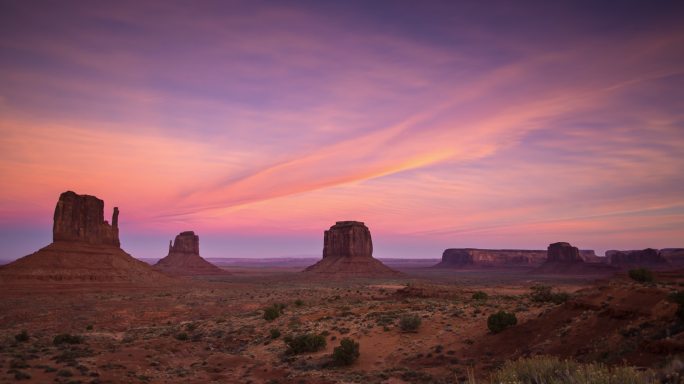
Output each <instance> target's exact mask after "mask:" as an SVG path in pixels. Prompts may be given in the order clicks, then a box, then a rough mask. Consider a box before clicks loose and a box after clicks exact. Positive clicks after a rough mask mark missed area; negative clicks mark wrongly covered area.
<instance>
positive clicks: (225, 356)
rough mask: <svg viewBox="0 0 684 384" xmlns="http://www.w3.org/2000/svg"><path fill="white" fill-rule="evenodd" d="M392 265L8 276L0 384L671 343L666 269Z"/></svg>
mask: <svg viewBox="0 0 684 384" xmlns="http://www.w3.org/2000/svg"><path fill="white" fill-rule="evenodd" d="M234 272H235V271H234ZM404 272H405V274H404V275H403V276H400V277H396V278H389V279H360V280H349V279H344V280H330V279H326V280H312V279H310V278H309V277H305V276H302V274H299V273H296V272H294V271H283V270H278V271H272V272H271V273H269V271H266V270H263V269H260V270H251V271H246V270H244V269H242V270H240V271H238V272H237V273H233V274H231V275H228V276H218V277H217V276H214V277H207V278H204V279H202V278H199V279H198V278H196V279H192V280H190V279H186V280H178V281H177V282H174V283H171V284H162V283H159V284H154V285H131V284H130V283H111V284H107V283H97V284H55V283H52V284H50V283H43V284H31V285H26V284H24V285H22V284H12V285H9V284H6V285H3V287H2V290H0V382H16V381H17V380H27V381H31V382H55V383H118V382H131V383H138V382H139V383H156V382H167V383H173V382H178V383H208V382H217V383H227V382H231V383H232V382H235V383H238V382H239V383H345V382H346V383H354V382H356V383H458V382H465V381H466V380H467V379H468V375H469V373H471V374H474V375H475V376H477V377H481V378H486V377H488V373H489V372H491V371H492V370H494V369H496V368H497V367H498V366H500V365H501V364H502V363H503V362H504V361H505V360H507V359H511V358H517V357H521V356H530V355H537V354H550V355H557V356H562V357H573V358H575V359H579V360H591V361H601V362H605V363H607V364H629V365H634V366H639V367H644V368H651V369H654V370H661V371H662V370H666V369H671V368H668V367H669V366H671V365H672V364H673V362H674V363H676V359H677V356H681V354H682V353H684V332H682V328H683V327H682V325H681V322H678V321H677V320H676V316H675V312H676V308H677V307H676V305H675V304H674V303H672V302H671V301H670V300H668V295H669V294H671V293H672V292H675V291H677V290H681V289H684V288H683V287H682V285H684V278H682V277H681V275H678V274H671V275H669V276H668V277H666V278H662V279H660V280H657V282H656V283H653V284H646V285H644V284H640V283H636V282H633V281H631V280H629V279H628V278H626V277H618V278H614V279H611V280H601V281H598V282H597V281H592V280H587V279H584V278H572V277H567V278H564V279H562V280H560V279H554V278H544V277H543V276H531V275H528V274H526V273H524V272H516V273H510V272H496V271H469V272H462V273H461V272H454V271H451V272H442V271H429V270H422V269H421V270H414V271H404ZM539 284H544V285H548V286H553V287H554V290H553V292H554V293H557V292H566V293H568V294H569V298H568V299H567V301H565V302H562V301H559V303H554V302H553V301H539V300H535V298H534V296H531V293H532V292H533V291H532V290H531V287H532V286H535V285H539ZM481 292H484V293H485V294H486V295H483V294H482V293H481ZM485 296H486V297H485ZM273 304H284V306H285V308H284V309H283V311H282V314H281V315H280V316H279V317H277V318H275V319H274V320H270V321H269V320H266V319H265V318H264V310H265V308H267V307H269V306H272V305H273ZM500 310H505V311H509V312H513V313H515V314H516V316H517V321H518V324H517V325H515V326H513V327H511V328H508V329H506V330H504V331H503V332H501V333H498V334H492V333H491V332H490V331H489V330H488V328H487V318H488V316H489V315H491V314H493V313H495V312H497V311H500ZM414 315H415V316H417V317H418V318H420V320H421V321H420V325H419V326H418V327H417V329H416V330H414V331H405V330H402V329H401V327H400V325H399V324H400V321H401V319H402V317H404V316H414ZM275 330H277V332H276V331H275ZM23 331H26V332H25V333H24V334H23V335H22V332H23ZM278 333H279V334H280V335H277V334H278ZM303 333H315V334H320V335H323V337H324V338H325V340H326V346H325V347H324V348H323V349H322V350H320V351H318V352H313V353H302V354H288V353H287V352H286V351H287V348H286V344H285V342H284V339H285V337H286V336H288V335H300V334H303ZM60 335H69V336H60ZM345 337H348V338H351V339H354V340H355V341H357V342H359V344H360V357H359V359H358V360H357V361H356V362H354V363H353V364H352V365H351V366H348V367H340V366H335V365H333V364H331V361H332V359H331V354H332V352H333V349H334V348H335V347H337V346H339V343H340V340H341V339H342V338H345Z"/></svg>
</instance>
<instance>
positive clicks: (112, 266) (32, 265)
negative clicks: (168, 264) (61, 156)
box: [0, 191, 169, 282]
mask: <svg viewBox="0 0 684 384" xmlns="http://www.w3.org/2000/svg"><path fill="white" fill-rule="evenodd" d="M118 215H119V210H118V208H114V214H113V217H112V224H111V225H110V224H109V223H108V222H106V221H105V220H104V202H103V201H102V200H100V199H98V198H97V197H95V196H89V195H78V194H76V193H74V192H71V191H68V192H64V193H62V194H61V195H60V197H59V201H58V202H57V205H56V207H55V214H54V223H53V227H52V228H53V230H52V237H53V242H52V244H50V245H48V246H46V247H44V248H41V249H40V250H38V251H37V252H35V253H32V254H30V255H28V256H24V257H22V258H21V259H18V260H16V261H14V262H12V263H10V264H7V265H4V266H2V267H1V268H0V281H15V282H16V281H32V282H35V281H69V282H77V281H78V282H85V281H87V282H124V281H127V282H159V281H167V280H169V278H168V277H166V276H165V275H163V274H161V273H159V272H157V271H155V270H153V269H152V267H150V266H149V265H147V264H146V263H144V262H142V261H140V260H137V259H135V258H133V257H132V256H131V255H129V254H128V253H126V252H124V251H123V250H122V249H121V248H120V242H119V228H118Z"/></svg>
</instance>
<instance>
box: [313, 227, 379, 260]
mask: <svg viewBox="0 0 684 384" xmlns="http://www.w3.org/2000/svg"><path fill="white" fill-rule="evenodd" d="M326 257H373V240H371V234H370V230H369V229H368V227H366V225H365V224H364V223H362V222H359V221H338V222H337V223H335V225H333V226H332V227H330V229H329V230H327V231H325V232H324V233H323V258H326Z"/></svg>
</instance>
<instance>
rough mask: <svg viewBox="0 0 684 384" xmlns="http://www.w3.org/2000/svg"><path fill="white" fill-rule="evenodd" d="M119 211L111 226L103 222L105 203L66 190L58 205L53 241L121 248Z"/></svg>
mask: <svg viewBox="0 0 684 384" xmlns="http://www.w3.org/2000/svg"><path fill="white" fill-rule="evenodd" d="M118 221H119V208H116V207H115V208H114V212H113V214H112V224H109V223H108V222H107V221H105V219H104V201H102V200H100V199H98V198H97V197H95V196H90V195H79V194H76V193H75V192H72V191H67V192H64V193H62V194H61V195H60V196H59V200H58V201H57V205H56V206H55V215H54V222H53V226H52V241H54V242H58V241H75V242H84V243H89V244H101V245H113V246H116V247H119V246H120V245H121V243H120V242H119V227H118Z"/></svg>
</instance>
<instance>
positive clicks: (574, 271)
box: [532, 242, 617, 275]
mask: <svg viewBox="0 0 684 384" xmlns="http://www.w3.org/2000/svg"><path fill="white" fill-rule="evenodd" d="M616 271H617V269H616V268H614V267H611V266H609V265H606V264H602V263H595V262H586V261H585V260H584V258H583V257H582V256H581V254H580V250H579V249H577V247H573V246H572V245H570V244H569V243H566V242H558V243H553V244H550V245H549V247H548V249H547V256H546V262H544V264H542V265H541V266H539V267H538V268H536V269H534V270H533V271H532V273H535V274H550V275H610V274H613V273H615V272H616Z"/></svg>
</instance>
